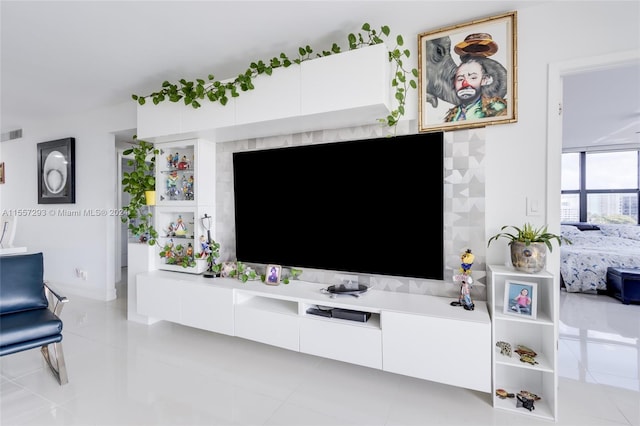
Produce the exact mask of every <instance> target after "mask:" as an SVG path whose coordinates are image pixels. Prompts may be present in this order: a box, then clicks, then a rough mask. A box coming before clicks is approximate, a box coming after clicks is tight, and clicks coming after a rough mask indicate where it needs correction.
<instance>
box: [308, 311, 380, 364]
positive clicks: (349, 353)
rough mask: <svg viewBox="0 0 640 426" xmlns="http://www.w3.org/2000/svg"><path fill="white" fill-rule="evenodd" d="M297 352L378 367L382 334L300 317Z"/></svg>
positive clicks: (342, 323) (343, 322) (339, 321)
mask: <svg viewBox="0 0 640 426" xmlns="http://www.w3.org/2000/svg"><path fill="white" fill-rule="evenodd" d="M300 352H304V353H308V354H311V355H318V356H321V357H325V358H331V359H335V360H338V361H345V362H350V363H352V364H359V365H364V366H365V367H372V368H382V332H381V331H380V329H376V328H371V327H363V326H360V325H355V324H354V325H351V324H349V323H348V321H346V320H337V319H315V318H303V319H302V320H301V322H300Z"/></svg>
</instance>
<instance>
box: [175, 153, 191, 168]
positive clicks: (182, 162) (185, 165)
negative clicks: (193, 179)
mask: <svg viewBox="0 0 640 426" xmlns="http://www.w3.org/2000/svg"><path fill="white" fill-rule="evenodd" d="M188 168H189V160H187V156H186V155H183V156H182V159H180V162H179V163H178V169H179V170H186V169H188Z"/></svg>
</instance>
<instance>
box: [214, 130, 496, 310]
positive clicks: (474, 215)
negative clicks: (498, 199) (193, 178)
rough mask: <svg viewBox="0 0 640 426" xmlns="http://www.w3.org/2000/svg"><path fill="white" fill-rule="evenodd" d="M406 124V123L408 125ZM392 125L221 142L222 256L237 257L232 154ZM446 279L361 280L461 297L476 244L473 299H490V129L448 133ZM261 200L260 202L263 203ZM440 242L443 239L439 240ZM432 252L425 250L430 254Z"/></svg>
mask: <svg viewBox="0 0 640 426" xmlns="http://www.w3.org/2000/svg"><path fill="white" fill-rule="evenodd" d="M402 126H405V127H402ZM407 127H409V125H408V124H407V123H401V125H400V126H399V128H398V129H397V134H398V135H401V134H408V133H410V132H409V131H408V130H407ZM386 131H387V129H385V128H382V127H381V126H379V125H371V126H357V127H349V128H343V129H333V130H322V131H314V132H305V133H296V134H291V135H282V136H273V137H268V138H255V139H244V140H238V141H233V142H225V143H218V144H216V147H217V153H216V154H217V164H216V170H217V174H216V185H217V186H216V192H217V205H216V224H215V233H214V235H215V239H216V241H218V242H219V243H220V244H221V257H220V258H221V259H222V260H235V251H234V250H235V249H234V248H235V228H234V226H235V220H234V211H233V170H232V154H233V152H237V151H245V150H253V149H264V148H278V147H286V146H298V145H310V144H319V143H331V142H339V141H346V140H356V139H367V138H375V137H382V136H386V133H385V132H386ZM444 143H445V147H444V148H445V155H444V164H445V170H444V176H445V179H444V206H445V211H444V253H445V271H444V277H445V279H444V282H442V281H435V280H420V279H412V278H389V277H381V276H369V275H359V276H358V278H359V281H360V282H361V283H365V284H367V285H370V286H373V287H375V288H377V289H381V290H386V291H397V292H404V293H416V294H432V295H437V296H447V297H452V298H454V299H455V298H457V294H458V291H459V287H458V285H457V284H454V283H453V280H452V277H453V274H454V273H456V272H457V270H458V268H459V267H460V255H461V254H462V253H463V252H464V251H465V250H466V249H467V248H470V249H471V250H472V252H473V253H474V254H475V263H474V265H473V268H472V270H473V274H472V277H473V279H474V285H473V286H472V298H473V299H475V300H486V286H485V281H486V280H485V272H484V270H485V266H484V259H485V245H486V243H485V241H484V223H485V220H484V219H485V218H484V212H485V208H484V196H485V191H484V183H485V179H484V159H485V149H484V147H485V140H484V129H482V128H480V129H471V130H463V131H456V132H447V133H445V134H444ZM259 201H260V200H259V199H257V200H256V203H257V204H258V205H259V204H260V203H259ZM436 243H437V242H436ZM426 255H427V253H425V256H426ZM340 275H341V274H340V273H338V272H334V271H324V270H310V269H304V272H303V275H302V278H303V279H304V280H305V281H310V282H319V283H327V284H335V283H338V282H340Z"/></svg>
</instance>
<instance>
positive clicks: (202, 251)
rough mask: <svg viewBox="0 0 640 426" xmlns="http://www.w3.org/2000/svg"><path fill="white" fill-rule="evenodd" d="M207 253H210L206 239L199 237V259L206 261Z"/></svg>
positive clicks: (202, 236)
mask: <svg viewBox="0 0 640 426" xmlns="http://www.w3.org/2000/svg"><path fill="white" fill-rule="evenodd" d="M209 253H211V248H210V247H209V242H208V241H207V237H205V236H204V235H200V258H201V259H206V258H207V257H208V256H209Z"/></svg>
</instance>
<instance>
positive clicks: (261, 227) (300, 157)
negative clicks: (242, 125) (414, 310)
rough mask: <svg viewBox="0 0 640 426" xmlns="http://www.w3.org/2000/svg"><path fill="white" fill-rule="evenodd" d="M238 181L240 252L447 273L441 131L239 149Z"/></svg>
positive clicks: (388, 271) (255, 258)
mask: <svg viewBox="0 0 640 426" xmlns="http://www.w3.org/2000/svg"><path fill="white" fill-rule="evenodd" d="M233 180H234V203H235V205H234V207H235V231H236V247H235V248H236V257H237V259H238V260H239V261H242V262H252V263H263V264H272V263H275V264H279V265H287V266H291V267H300V268H313V269H321V270H331V271H343V272H350V273H362V274H376V275H389V276H398V277H413V278H424V279H436V280H442V279H443V278H444V275H443V274H444V240H443V238H444V237H443V236H444V232H443V228H444V226H443V216H444V214H443V212H444V185H443V184H444V140H443V134H442V133H441V132H434V133H420V134H414V135H403V136H394V137H380V138H375V139H366V140H355V141H346V142H330V143H320V144H309V145H301V146H289V147H283V148H272V149H264V150H252V151H242V152H235V153H234V154H233ZM425 244H427V246H425ZM425 247H428V250H427V251H425V250H426V249H425ZM427 252H428V254H426V253H427Z"/></svg>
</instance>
